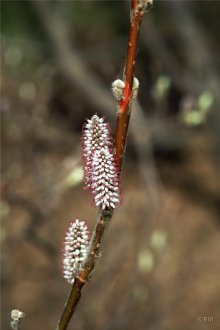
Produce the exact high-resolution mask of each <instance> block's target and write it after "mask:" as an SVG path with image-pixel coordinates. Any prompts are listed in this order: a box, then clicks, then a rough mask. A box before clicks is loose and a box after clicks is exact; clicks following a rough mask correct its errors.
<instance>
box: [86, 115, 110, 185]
mask: <svg viewBox="0 0 220 330" xmlns="http://www.w3.org/2000/svg"><path fill="white" fill-rule="evenodd" d="M104 146H108V147H110V148H112V137H111V131H110V127H109V124H108V123H105V122H104V118H100V117H98V116H97V115H94V116H92V118H91V119H87V122H86V123H85V125H84V126H83V132H82V155H83V159H84V163H85V167H84V180H85V184H86V186H87V188H90V184H91V171H90V165H91V157H92V155H93V153H94V152H95V151H96V150H100V149H101V148H103V147H104Z"/></svg>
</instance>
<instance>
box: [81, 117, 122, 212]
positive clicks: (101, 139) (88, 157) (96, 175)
mask: <svg viewBox="0 0 220 330" xmlns="http://www.w3.org/2000/svg"><path fill="white" fill-rule="evenodd" d="M82 151H83V152H82V154H83V159H84V163H85V167H84V180H85V184H86V187H87V188H89V190H90V191H91V193H92V196H93V202H94V205H95V206H97V207H98V206H100V207H101V208H102V209H105V208H115V206H116V205H117V204H118V203H119V202H120V183H119V172H118V168H117V165H116V161H115V157H114V155H113V139H112V136H111V131H110V126H109V124H108V123H105V122H104V119H103V118H99V117H98V116H97V115H94V116H93V117H92V118H91V119H90V120H87V122H86V123H85V125H84V128H83V134H82Z"/></svg>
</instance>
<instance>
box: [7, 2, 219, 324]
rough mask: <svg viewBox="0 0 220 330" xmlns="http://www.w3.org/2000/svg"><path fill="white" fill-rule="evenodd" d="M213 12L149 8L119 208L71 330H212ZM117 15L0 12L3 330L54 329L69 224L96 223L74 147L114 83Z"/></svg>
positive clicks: (215, 292)
mask: <svg viewBox="0 0 220 330" xmlns="http://www.w3.org/2000/svg"><path fill="white" fill-rule="evenodd" d="M219 9H220V2H218V1H155V4H154V7H153V9H152V10H151V11H150V12H149V13H148V14H146V16H145V17H144V21H143V24H142V30H141V36H140V43H139V49H138V56H137V62H136V70H135V75H136V76H137V77H138V79H139V81H140V89H139V97H138V101H135V103H134V105H133V112H132V118H131V122H130V124H131V125H130V132H129V139H128V145H127V153H126V161H125V163H124V168H123V175H122V191H123V201H122V204H121V206H120V207H118V208H117V209H116V212H115V214H114V217H113V219H112V221H111V224H110V227H109V230H108V233H107V235H106V239H105V241H104V244H103V247H102V255H101V256H100V259H99V260H98V262H97V265H96V268H95V270H94V272H93V273H92V275H91V279H90V282H89V283H88V284H87V285H86V286H85V288H84V289H83V295H82V298H81V301H80V304H79V306H78V308H77V312H76V314H75V315H74V317H73V319H72V321H71V324H70V326H69V329H77V330H88V329H89V330H90V329H91V330H94V329H96V330H119V329H120V330H130V329H137V330H147V329H151V330H162V329H167V330H186V329H187V330H197V329H216V330H217V329H220V316H219V308H220V280H219V279H220V262H219V255H220V244H219V239H220V233H219V230H220V184H219V182H220V178H219V176H220V175H219V173H220V172H219V165H220V138H219V135H220V110H219V109H220V94H219V88H220V77H219V64H220V60H219V50H220V43H219V29H220V21H219ZM128 23H129V2H128V1H2V2H1V72H2V88H1V119H2V120H1V123H2V128H1V133H2V134H1V146H2V164H1V165H2V174H1V177H2V183H1V196H2V200H1V219H2V220H1V243H2V274H1V275H2V276H1V280H2V329H9V323H10V311H11V310H12V309H14V308H17V309H19V310H21V311H23V312H24V313H25V314H26V317H25V319H24V321H23V327H22V329H23V330H26V329H29V330H30V329H31V330H39V329H48V330H49V329H54V328H55V325H56V323H57V321H58V319H59V317H60V315H61V311H62V308H63V306H64V303H65V301H66V298H67V296H68V294H69V290H70V286H69V285H68V284H67V283H66V282H65V280H64V279H63V277H62V272H61V267H60V264H61V260H60V248H61V246H62V240H63V236H64V233H65V230H66V228H67V225H68V222H69V221H70V220H72V219H74V218H76V217H78V218H80V219H86V220H87V222H88V225H89V227H90V229H92V228H93V225H94V222H95V217H96V212H97V211H96V209H94V208H93V207H92V205H91V201H90V196H89V194H88V193H87V191H85V190H84V189H83V187H84V184H83V181H82V173H83V170H82V165H83V164H82V161H81V150H80V149H81V144H80V134H81V127H82V124H83V122H84V120H85V118H86V117H90V116H92V115H93V114H94V113H98V114H99V115H100V116H102V115H105V116H106V117H107V119H108V120H109V121H110V123H111V126H112V129H113V131H114V128H115V122H116V102H115V100H114V98H113V96H112V93H111V84H112V82H113V81H114V80H115V79H117V78H119V79H121V78H122V74H123V66H124V61H125V55H126V49H127V38H128Z"/></svg>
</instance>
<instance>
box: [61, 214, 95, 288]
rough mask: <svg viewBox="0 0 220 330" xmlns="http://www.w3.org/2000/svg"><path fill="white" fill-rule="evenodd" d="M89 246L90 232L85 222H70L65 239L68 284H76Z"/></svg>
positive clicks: (64, 248) (65, 271) (65, 275)
mask: <svg viewBox="0 0 220 330" xmlns="http://www.w3.org/2000/svg"><path fill="white" fill-rule="evenodd" d="M88 246H89V231H88V227H87V225H86V223H85V221H80V220H79V219H76V220H75V221H72V222H70V225H69V227H68V230H67V232H66V235H65V239H64V247H63V276H64V278H65V279H66V280H67V282H68V283H70V284H72V283H73V282H74V278H75V275H76V273H77V271H79V270H80V268H81V266H82V265H83V263H84V261H85V259H86V257H87V254H88Z"/></svg>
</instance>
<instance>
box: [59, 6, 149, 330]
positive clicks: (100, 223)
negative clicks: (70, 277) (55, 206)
mask: <svg viewBox="0 0 220 330" xmlns="http://www.w3.org/2000/svg"><path fill="white" fill-rule="evenodd" d="M151 4H152V0H131V10H130V31H129V38H128V48H127V57H126V62H125V68H124V81H125V89H124V96H123V99H122V100H120V101H118V108H119V109H118V117H117V127H116V135H115V154H116V159H117V161H118V165H119V169H120V172H121V165H122V163H123V159H124V151H125V145H126V140H127V131H128V124H129V118H130V110H131V101H132V92H131V91H132V85H133V76H134V68H135V61H136V54H137V46H138V39H139V32H140V26H141V21H142V18H143V16H144V13H145V11H146V9H148V8H149V7H150V6H151ZM113 212H114V211H113V209H104V210H101V209H100V210H99V213H98V216H97V220H96V225H95V228H94V230H93V234H92V238H91V241H90V247H89V252H88V256H87V260H86V262H85V263H84V265H83V269H82V270H81V271H80V272H78V273H77V275H76V278H75V280H74V283H73V285H72V290H71V292H70V295H69V298H68V300H67V303H66V305H65V307H64V311H63V313H62V316H61V318H60V321H59V323H58V326H57V330H65V329H66V328H67V326H68V324H69V321H70V319H71V317H72V315H73V313H74V311H75V309H76V306H77V304H78V302H79V300H80V297H81V290H82V288H83V286H84V285H85V283H86V282H87V281H88V278H89V276H90V274H91V272H92V270H93V268H94V266H95V263H96V259H97V257H98V256H99V251H100V246H101V243H102V240H103V237H104V234H105V232H106V230H107V228H108V224H109V221H110V220H111V218H112V215H113Z"/></svg>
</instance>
